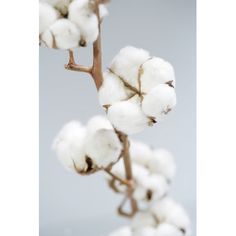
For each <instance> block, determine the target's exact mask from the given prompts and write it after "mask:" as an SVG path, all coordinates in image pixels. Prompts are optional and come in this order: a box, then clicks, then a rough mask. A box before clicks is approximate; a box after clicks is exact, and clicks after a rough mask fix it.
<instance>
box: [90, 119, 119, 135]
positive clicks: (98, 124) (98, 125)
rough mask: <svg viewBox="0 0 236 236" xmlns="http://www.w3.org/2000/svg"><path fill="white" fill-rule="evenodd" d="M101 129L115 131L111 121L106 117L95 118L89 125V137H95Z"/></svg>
mask: <svg viewBox="0 0 236 236" xmlns="http://www.w3.org/2000/svg"><path fill="white" fill-rule="evenodd" d="M99 129H108V130H109V129H110V130H114V129H113V127H112V125H111V123H110V121H109V120H108V119H107V118H106V117H105V116H101V115H97V116H93V117H92V118H91V119H89V121H88V123H87V135H88V136H89V135H93V134H94V133H95V132H96V131H97V130H99Z"/></svg>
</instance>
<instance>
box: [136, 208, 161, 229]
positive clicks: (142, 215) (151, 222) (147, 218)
mask: <svg viewBox="0 0 236 236" xmlns="http://www.w3.org/2000/svg"><path fill="white" fill-rule="evenodd" d="M156 224H157V222H156V220H155V218H154V216H153V215H152V213H151V212H149V211H145V212H139V213H137V214H136V215H135V216H134V218H133V219H132V229H133V230H137V229H140V228H143V227H147V226H149V227H155V226H156Z"/></svg>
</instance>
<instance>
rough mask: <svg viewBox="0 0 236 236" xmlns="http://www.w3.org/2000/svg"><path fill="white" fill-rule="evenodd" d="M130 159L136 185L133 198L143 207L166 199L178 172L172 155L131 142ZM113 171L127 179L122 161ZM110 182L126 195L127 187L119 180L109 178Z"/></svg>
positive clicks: (113, 167) (162, 150)
mask: <svg viewBox="0 0 236 236" xmlns="http://www.w3.org/2000/svg"><path fill="white" fill-rule="evenodd" d="M130 157H131V161H132V169H133V179H134V185H135V186H134V193H133V197H134V198H135V199H136V200H137V201H140V202H141V203H142V204H143V205H150V204H152V203H153V202H155V201H157V200H160V199H162V198H163V197H165V196H166V194H167V193H168V190H169V185H170V183H171V181H172V179H173V177H174V175H175V171H176V166H175V162H174V160H173V157H172V155H171V154H170V153H169V152H168V151H166V150H164V149H156V150H152V149H151V148H150V147H149V146H148V145H146V144H144V143H141V142H137V141H134V140H131V141H130ZM111 171H112V172H113V173H114V174H115V175H116V176H118V177H120V178H122V179H124V178H125V171H124V166H123V163H122V160H120V161H119V162H117V163H116V164H115V165H113V166H112V169H111ZM108 181H109V185H110V186H111V187H112V188H113V189H114V190H115V191H116V192H120V193H124V191H125V187H124V186H123V185H122V184H121V183H120V182H119V181H118V180H115V179H112V178H108Z"/></svg>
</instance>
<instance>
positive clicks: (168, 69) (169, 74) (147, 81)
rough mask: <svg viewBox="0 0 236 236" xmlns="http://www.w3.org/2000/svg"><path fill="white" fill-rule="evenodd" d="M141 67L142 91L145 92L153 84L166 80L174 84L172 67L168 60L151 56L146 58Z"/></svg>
mask: <svg viewBox="0 0 236 236" xmlns="http://www.w3.org/2000/svg"><path fill="white" fill-rule="evenodd" d="M142 68H143V73H142V76H141V84H142V92H145V93H147V92H149V91H150V90H151V89H152V88H154V87H155V86H157V85H159V84H165V83H168V82H170V83H171V84H172V85H173V86H174V85H175V73H174V69H173V67H172V65H171V64H170V63H169V62H167V61H165V60H163V59H161V58H159V57H153V58H152V59H150V60H147V61H146V62H145V63H144V64H143V65H142Z"/></svg>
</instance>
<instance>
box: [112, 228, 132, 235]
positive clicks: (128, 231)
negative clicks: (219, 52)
mask: <svg viewBox="0 0 236 236" xmlns="http://www.w3.org/2000/svg"><path fill="white" fill-rule="evenodd" d="M109 236H132V231H131V228H130V227H129V226H123V227H121V228H119V229H117V230H115V231H114V232H112V233H111V234H109Z"/></svg>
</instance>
